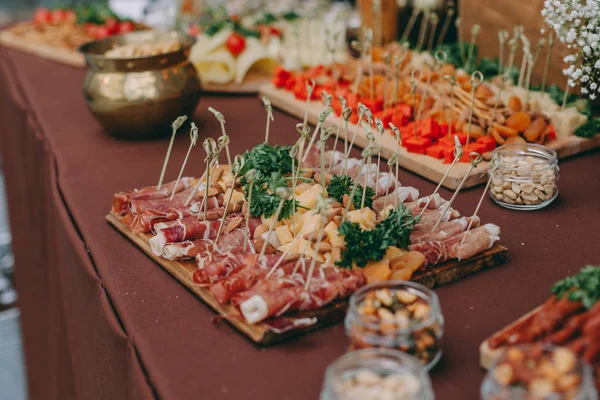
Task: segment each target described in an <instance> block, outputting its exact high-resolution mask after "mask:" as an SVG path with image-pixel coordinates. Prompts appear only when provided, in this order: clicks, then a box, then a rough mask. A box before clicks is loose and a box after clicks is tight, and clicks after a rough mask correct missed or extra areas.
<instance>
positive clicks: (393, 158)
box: [383, 153, 399, 210]
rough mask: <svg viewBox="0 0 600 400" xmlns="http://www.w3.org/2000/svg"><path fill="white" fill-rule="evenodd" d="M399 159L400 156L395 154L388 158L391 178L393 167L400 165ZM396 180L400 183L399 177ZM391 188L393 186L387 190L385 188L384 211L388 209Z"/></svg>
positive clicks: (395, 177) (388, 186)
mask: <svg viewBox="0 0 600 400" xmlns="http://www.w3.org/2000/svg"><path fill="white" fill-rule="evenodd" d="M398 157H399V154H398V153H394V154H392V156H391V157H390V158H388V160H387V165H388V171H389V172H388V173H389V174H390V176H391V175H393V174H392V167H393V166H394V165H398ZM394 179H395V180H396V181H397V182H399V181H398V177H397V176H394ZM390 186H391V185H387V186H386V188H385V202H384V203H383V209H384V210H385V209H386V208H387V202H388V195H389V194H390ZM395 197H398V196H395Z"/></svg>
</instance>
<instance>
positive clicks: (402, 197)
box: [373, 186, 419, 213]
mask: <svg viewBox="0 0 600 400" xmlns="http://www.w3.org/2000/svg"><path fill="white" fill-rule="evenodd" d="M418 198H419V191H418V190H417V189H415V188H414V187H412V186H398V187H395V188H394V190H393V191H390V192H389V193H388V196H387V205H388V206H389V205H390V204H391V205H394V200H395V201H396V204H400V203H407V202H412V201H414V200H417V199H418ZM385 204H386V200H385V192H384V193H383V196H381V197H379V198H378V199H376V200H375V201H374V202H373V210H374V211H375V212H378V213H379V212H381V211H382V210H383V208H384V205H385Z"/></svg>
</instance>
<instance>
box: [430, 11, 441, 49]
mask: <svg viewBox="0 0 600 400" xmlns="http://www.w3.org/2000/svg"><path fill="white" fill-rule="evenodd" d="M429 18H430V19H431V32H430V33H429V41H428V44H427V50H428V51H430V52H431V51H433V40H434V39H435V33H436V30H437V26H438V24H439V22H440V17H439V16H438V15H437V13H435V12H432V13H431V17H429Z"/></svg>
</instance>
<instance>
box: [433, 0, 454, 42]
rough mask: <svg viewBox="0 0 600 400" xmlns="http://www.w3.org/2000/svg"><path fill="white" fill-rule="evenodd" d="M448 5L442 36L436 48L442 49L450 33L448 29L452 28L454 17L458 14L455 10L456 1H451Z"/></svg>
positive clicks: (439, 37)
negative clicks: (451, 23)
mask: <svg viewBox="0 0 600 400" xmlns="http://www.w3.org/2000/svg"><path fill="white" fill-rule="evenodd" d="M447 4H448V8H447V10H446V18H445V19H444V23H443V25H442V31H441V32H440V36H438V40H437V45H436V47H440V46H441V45H442V44H443V43H444V39H445V38H446V34H447V33H448V28H450V22H452V17H453V16H454V14H455V13H456V10H455V8H454V1H452V0H450V1H448V3H447Z"/></svg>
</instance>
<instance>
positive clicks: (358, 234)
mask: <svg viewBox="0 0 600 400" xmlns="http://www.w3.org/2000/svg"><path fill="white" fill-rule="evenodd" d="M419 220H420V216H413V215H412V213H411V211H410V210H409V209H407V208H406V207H404V204H401V205H400V207H399V208H397V209H395V210H393V211H392V212H390V214H389V215H388V216H387V218H386V219H384V220H383V221H381V222H380V223H379V224H377V225H376V226H375V228H373V229H371V230H370V231H363V230H362V229H361V228H360V225H359V224H357V223H353V222H349V221H346V222H344V223H342V224H341V225H340V226H339V227H338V232H339V234H340V235H342V236H344V241H345V242H346V246H345V247H344V249H343V250H342V253H341V256H342V258H341V259H340V260H339V261H337V262H336V265H338V266H340V267H344V268H352V266H353V265H354V264H356V265H357V266H359V267H364V266H366V265H367V264H368V263H369V261H379V260H381V259H382V258H383V256H384V255H385V253H386V251H387V249H388V247H390V246H396V247H399V248H402V249H408V246H410V233H411V231H412V229H413V228H414V226H415V225H416V224H417V222H419Z"/></svg>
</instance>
